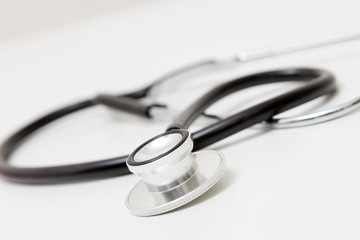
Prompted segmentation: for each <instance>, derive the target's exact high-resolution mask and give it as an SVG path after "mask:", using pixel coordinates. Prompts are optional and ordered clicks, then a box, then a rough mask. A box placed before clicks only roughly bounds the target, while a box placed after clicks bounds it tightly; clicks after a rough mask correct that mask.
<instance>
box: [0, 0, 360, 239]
mask: <svg viewBox="0 0 360 240" xmlns="http://www.w3.org/2000/svg"><path fill="white" fill-rule="evenodd" d="M359 7H360V6H359V2H358V1H355V0H353V1H344V0H341V1H325V0H311V1H310V0H305V1H297V2H293V1H282V0H277V1H236V0H233V1H231V0H222V1H209V0H207V1H206V0H195V1H164V0H148V1H145V0H135V1H134V0H133V1H125V0H120V1H112V0H102V1H100V0H92V1H85V0H72V1H60V0H54V1H43V0H33V1H23V0H17V1H2V2H1V3H0V115H1V118H0V138H1V140H4V139H5V138H6V136H8V135H9V134H11V133H12V132H13V131H15V130H16V129H17V128H18V127H20V126H23V125H24V124H26V123H28V122H29V121H31V120H33V119H36V118H37V117H39V116H41V115H42V114H45V113H47V112H48V111H50V110H52V109H54V108H56V107H60V106H63V105H65V104H67V103H71V102H73V101H77V100H81V99H84V98H88V97H91V96H94V95H95V94H96V93H99V92H110V93H122V92H126V91H130V90H133V89H136V88H139V87H141V86H144V85H146V84H147V83H150V82H151V81H152V80H154V79H156V78H157V77H159V76H161V75H162V74H164V73H166V72H167V71H169V70H172V69H174V68H176V67H177V66H181V65H183V64H187V63H191V62H193V61H195V60H198V59H203V58H206V57H211V56H215V57H216V56H228V55H229V54H230V55H231V54H232V53H235V52H237V51H240V50H252V49H258V48H262V47H267V46H273V45H278V44H283V43H289V42H294V41H298V40H306V39H311V38H314V37H321V36H326V35H330V34H334V33H341V32H346V31H351V30H356V29H359V27H360V24H359V23H360V15H359ZM359 62H360V42H353V43H348V44H345V45H338V46H334V47H328V48H324V49H318V50H312V51H307V52H303V53H298V54H292V55H288V56H283V57H277V58H272V59H267V60H261V61H257V62H252V63H247V64H243V65H239V67H238V68H235V69H232V70H229V71H225V72H222V73H217V74H214V75H208V76H207V77H203V78H201V79H200V78H199V79H198V82H196V81H195V80H196V79H194V81H193V82H192V83H187V84H189V85H186V84H184V85H182V86H180V87H179V89H180V90H185V91H178V92H186V96H185V95H182V94H179V93H174V95H172V97H170V98H169V99H172V100H173V102H175V103H179V102H181V103H184V102H185V103H187V102H191V100H194V99H196V96H199V94H200V92H203V91H205V90H206V89H207V88H208V87H209V86H214V85H215V84H217V83H220V82H222V81H225V80H227V79H231V78H230V77H234V76H239V75H244V74H248V73H251V72H256V71H262V70H268V69H274V68H280V67H286V66H293V67H298V66H307V67H309V66H311V67H317V68H325V69H328V70H330V71H332V72H333V73H334V74H335V75H336V76H337V80H338V85H339V92H338V94H337V95H336V96H335V97H333V98H331V99H330V101H328V102H324V101H321V102H318V103H317V104H315V105H314V106H311V107H310V109H312V110H320V109H325V108H326V107H330V106H334V105H337V104H340V103H342V102H344V101H347V100H350V99H352V98H355V97H357V96H358V95H359V89H360V74H359V73H358V68H359V66H358V64H359ZM206 81H208V82H209V83H207V82H206ZM210 83H211V84H210ZM191 84H195V85H196V86H197V87H196V88H195V90H194V89H193V90H191V89H192V88H194V87H191ZM175 92H176V91H175ZM244 94H245V93H244ZM255 94H257V95H259V92H257V93H255ZM238 95H241V94H238ZM255 96H256V95H255ZM167 97H168V96H166V95H165V96H164V97H163V99H164V100H166V99H167ZM185 100H186V101H185ZM241 101H245V100H244V99H242V100H241ZM233 103H234V102H233ZM240 103H241V102H240ZM185 105H186V104H183V106H179V105H177V106H175V107H176V108H181V107H184V106H185ZM230 105H231V104H230ZM359 120H360V115H359V113H354V114H351V115H348V116H346V117H344V118H341V119H338V120H336V121H331V122H328V123H325V124H320V125H315V126H311V127H306V128H297V129H288V130H273V131H263V130H261V129H260V128H251V129H248V130H246V131H243V132H241V133H239V134H236V135H234V136H232V137H230V138H229V139H226V140H224V141H222V142H220V143H218V144H216V145H214V146H210V147H209V148H210V149H218V150H220V151H221V152H222V153H223V154H224V155H225V156H226V159H227V162H228V170H227V172H226V173H225V175H224V177H223V178H222V179H221V180H220V182H219V183H218V184H217V185H216V186H215V187H214V188H213V189H212V190H210V191H209V192H208V193H206V194H205V195H203V196H202V197H200V198H199V199H197V200H195V201H194V202H193V203H191V204H189V205H187V206H185V207H183V208H180V209H179V210H176V211H173V212H171V213H168V214H163V215H160V216H156V217H147V218H141V217H135V216H132V215H131V214H130V213H129V212H128V211H127V209H126V207H125V205H124V199H125V196H126V194H127V192H128V191H129V190H130V189H131V188H132V186H133V185H134V184H135V183H136V182H137V181H138V180H139V179H138V178H137V177H136V176H133V175H129V176H124V177H118V178H111V179H104V180H98V181H89V182H81V183H71V184H61V185H40V186H37V185H21V184H15V183H9V182H7V181H5V180H1V181H0V239H1V240H10V239H38V240H40V239H188V238H201V239H206V238H207V239H219V238H223V239H235V238H236V239H276V240H279V239H359V238H360V227H359V226H360V162H359V160H360V159H359V157H360V153H359V151H358V146H359V143H358V139H359V134H360V131H359V130H360V126H359ZM169 122H170V120H166V121H155V122H151V121H146V120H142V119H139V118H132V117H129V116H126V115H121V114H119V113H114V112H112V111H109V110H107V109H105V108H103V107H96V108H94V109H92V110H89V111H85V112H83V113H80V114H75V115H73V116H71V117H68V118H65V119H64V120H61V121H58V122H57V123H55V124H53V125H51V126H49V127H47V128H46V129H45V130H44V131H41V132H40V133H39V134H37V135H36V136H34V137H33V138H32V139H31V141H29V142H26V143H25V144H24V145H23V147H21V148H20V149H19V151H18V152H17V153H16V154H15V155H14V156H13V158H12V159H13V163H14V164H16V165H21V166H41V165H56V164H61V163H71V162H80V161H87V160H89V159H92V160H95V159H98V158H102V157H113V156H118V155H122V154H124V153H129V152H130V151H131V150H132V149H134V148H135V147H136V146H138V145H139V144H140V143H142V142H143V141H144V140H146V139H148V138H149V137H151V136H154V135H156V134H159V133H161V132H162V131H163V130H164V129H165V127H166V126H167V124H168V123H169Z"/></svg>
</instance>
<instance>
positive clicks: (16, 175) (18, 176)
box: [0, 68, 336, 184]
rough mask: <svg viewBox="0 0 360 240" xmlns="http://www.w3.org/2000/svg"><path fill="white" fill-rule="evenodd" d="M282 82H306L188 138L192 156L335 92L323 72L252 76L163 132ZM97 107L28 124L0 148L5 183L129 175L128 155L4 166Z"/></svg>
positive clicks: (217, 92)
mask: <svg viewBox="0 0 360 240" xmlns="http://www.w3.org/2000/svg"><path fill="white" fill-rule="evenodd" d="M285 81H305V82H306V83H305V84H304V85H303V86H301V87H298V88H296V89H295V90H292V91H290V92H288V93H285V94H282V95H280V96H277V97H275V98H272V99H270V100H267V101H265V102H262V103H260V104H257V105H255V106H253V107H251V108H248V109H246V110H244V111H241V112H239V113H237V114H234V115H232V116H230V117H228V118H226V119H224V120H221V121H219V122H217V123H215V124H212V125H210V126H208V127H206V128H204V129H201V130H199V131H197V132H195V133H192V139H193V140H194V151H195V150H199V149H201V148H204V147H207V146H209V145H211V144H213V143H215V142H217V141H219V140H221V139H224V138H226V137H228V136H230V135H232V134H235V133H237V132H239V131H241V130H243V129H245V128H247V127H250V126H252V125H254V124H256V123H259V122H262V121H266V120H268V119H269V118H271V117H272V116H275V115H276V114H279V113H281V112H284V111H286V110H288V109H291V108H293V107H296V106H298V105H300V104H303V103H305V102H308V101H310V100H313V99H315V98H317V97H319V96H322V95H324V94H328V93H332V92H334V91H335V89H336V86H335V78H334V76H333V75H332V74H331V73H330V72H328V71H324V70H318V69H306V68H291V69H283V70H277V71H270V72H264V73H258V74H252V75H248V76H245V77H240V78H237V79H235V80H233V81H230V82H226V83H224V84H222V85H219V86H217V87H215V88H214V89H213V90H211V91H209V92H208V93H207V94H205V95H203V96H202V97H200V98H199V99H198V100H197V101H196V102H194V103H193V104H191V105H190V106H189V107H188V108H187V109H186V110H185V111H183V112H182V113H181V114H179V115H178V118H176V119H175V121H174V122H173V123H172V124H171V125H170V126H169V127H168V130H171V129H181V128H188V127H189V126H190V124H191V123H192V122H193V121H194V120H195V119H196V118H197V117H198V116H199V115H200V114H202V113H203V112H204V110H205V109H206V108H208V107H209V106H211V105H212V104H213V103H215V102H216V101H218V100H220V99H221V98H223V97H225V96H227V95H229V94H231V93H234V92H236V91H239V90H242V89H245V88H249V87H252V86H256V85H260V84H266V83H274V82H285ZM150 88H151V87H148V88H145V89H142V90H140V91H138V92H135V93H132V94H127V95H123V96H125V97H129V98H133V99H140V98H142V97H144V96H146V94H147V92H148V90H149V89H150ZM99 103H101V102H99V101H98V99H97V98H95V99H92V100H86V101H82V102H79V103H76V104H74V105H71V106H68V107H64V108H62V109H60V110H57V111H55V112H53V113H50V114H49V115H46V116H44V117H43V118H41V119H39V120H37V121H35V122H33V123H31V124H29V125H27V126H26V127H24V128H22V129H20V130H19V131H18V132H16V133H15V134H14V135H12V136H10V138H8V139H7V140H6V141H5V142H4V143H3V144H2V145H1V146H0V173H1V174H2V175H3V176H4V177H5V178H6V179H7V180H11V181H15V182H19V183H36V184H53V183H64V182H71V181H79V180H90V179H99V178H106V177H114V176H121V175H125V174H129V173H130V171H129V170H128V168H127V166H126V159H127V157H128V156H121V157H116V158H111V159H104V160H98V161H92V162H87V163H77V164H69V165H62V166H55V167H38V168H24V167H15V166H11V165H10V164H9V161H8V159H9V158H10V156H11V154H12V153H13V152H14V151H15V150H16V149H17V147H18V146H20V144H21V143H22V141H23V140H24V139H26V138H27V137H28V136H29V135H31V134H32V133H34V132H35V131H36V130H38V129H39V128H41V127H43V126H45V125H47V124H48V123H50V122H52V121H54V120H56V119H59V118H61V117H63V116H66V115H68V114H71V113H73V112H76V111H79V110H82V109H85V108H88V107H91V106H94V105H96V104H99ZM140 109H141V108H140Z"/></svg>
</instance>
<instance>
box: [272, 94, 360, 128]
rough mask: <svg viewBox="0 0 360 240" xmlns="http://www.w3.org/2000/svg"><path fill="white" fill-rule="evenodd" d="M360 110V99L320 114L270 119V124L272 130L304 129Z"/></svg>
mask: <svg viewBox="0 0 360 240" xmlns="http://www.w3.org/2000/svg"><path fill="white" fill-rule="evenodd" d="M358 109H360V97H358V98H356V99H354V100H352V101H349V102H347V103H344V104H342V105H339V106H336V107H333V108H329V109H326V110H323V111H320V112H316V113H311V114H307V115H302V116H298V117H288V118H276V117H274V118H273V119H270V120H269V122H268V124H269V127H271V128H293V127H303V126H308V125H313V124H318V123H322V122H327V121H330V120H334V119H336V118H339V117H342V116H345V115H346V114H349V113H351V112H354V111H356V110H358Z"/></svg>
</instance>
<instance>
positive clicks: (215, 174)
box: [0, 33, 360, 216]
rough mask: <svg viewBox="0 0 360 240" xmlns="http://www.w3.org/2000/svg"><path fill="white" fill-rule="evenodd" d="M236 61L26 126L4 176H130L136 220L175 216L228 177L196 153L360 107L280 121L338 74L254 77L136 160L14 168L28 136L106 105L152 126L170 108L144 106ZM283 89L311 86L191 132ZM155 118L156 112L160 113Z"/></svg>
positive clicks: (9, 149)
mask: <svg viewBox="0 0 360 240" xmlns="http://www.w3.org/2000/svg"><path fill="white" fill-rule="evenodd" d="M358 38H360V33H352V34H345V35H339V36H335V37H330V38H323V39H318V40H313V41H308V42H302V43H297V44H292V45H286V46H282V47H276V48H271V49H265V50H261V51H254V52H248V53H241V54H238V55H237V56H236V57H235V58H231V60H230V62H231V63H238V62H245V61H250V60H255V59H260V58H264V57H270V56H275V55H281V54H285V53H290V52H295V51H300V50H305V49H310V48H314V47H319V46H325V45H330V44H335V43H340V42H345V41H350V40H355V39H358ZM228 63H229V61H225V62H223V61H221V62H217V61H213V60H210V61H207V60H206V61H202V62H200V63H197V64H194V65H190V66H187V67H185V68H182V69H180V70H178V71H175V72H173V73H171V74H169V75H166V76H165V77H163V78H161V79H159V80H158V81H155V82H154V83H153V84H151V85H149V86H148V87H145V88H143V89H141V90H139V91H136V92H133V93H129V94H123V95H118V96H112V95H98V96H96V97H95V98H93V99H90V100H85V101H82V102H79V103H76V104H73V105H70V106H67V107H64V108H61V109H59V110H57V111H54V112H52V113H50V114H48V115H46V116H44V117H42V118H40V119H38V120H36V121H35V122H33V123H31V124H29V125H27V126H25V127H24V128H22V129H20V130H19V131H17V132H16V133H15V134H13V135H12V136H10V137H9V138H8V139H7V140H6V141H5V142H4V143H3V144H2V145H1V147H0V172H1V174H2V175H3V176H4V177H5V178H7V179H9V180H12V181H16V182H21V183H42V184H43V183H57V182H65V181H76V180H85V179H96V178H104V177H112V176H120V175H124V174H128V173H130V171H131V172H133V173H135V174H136V175H138V176H140V177H141V178H142V181H141V182H140V183H139V184H137V185H136V186H135V188H134V189H133V190H132V191H131V192H130V193H129V195H128V197H127V200H126V204H127V207H128V208H129V209H130V211H131V212H132V213H134V214H135V215H140V216H148V215H155V214H159V213H163V212H166V211H170V210H172V209H174V208H176V207H179V206H181V205H183V204H186V203H187V202H189V201H191V200H192V199H194V198H196V197H197V196H199V195H200V194H202V193H203V192H205V191H206V190H208V189H209V188H210V187H211V186H212V185H214V184H215V183H216V182H217V181H218V180H219V179H220V177H221V175H222V174H223V172H224V166H225V160H224V157H223V156H222V155H221V154H220V153H217V152H214V151H205V152H202V151H201V152H196V153H192V151H197V150H199V149H202V148H205V147H207V146H209V145H211V144H213V143H215V142H217V141H220V140H222V139H224V138H226V137H228V136H230V135H232V134H234V133H236V132H239V131H241V130H243V129H245V128H248V127H251V126H253V125H254V124H257V123H260V122H264V121H265V122H267V123H269V124H272V126H274V127H292V126H304V125H308V124H314V123H319V122H322V121H325V120H326V121H327V120H330V119H333V118H337V117H339V116H342V115H344V114H347V113H349V112H350V111H353V110H354V109H356V108H358V107H359V105H360V104H359V102H360V100H359V98H358V99H355V100H353V101H351V102H349V103H346V104H343V105H341V106H338V107H335V108H332V109H329V110H325V111H322V112H319V113H314V114H310V115H306V116H300V117H294V118H285V119H283V118H276V117H275V116H276V115H277V114H279V113H281V112H284V111H286V110H289V109H291V108H293V107H296V106H298V105H300V104H303V103H305V102H308V101H310V100H313V99H315V98H317V97H320V96H322V95H324V94H330V93H332V92H334V91H335V83H334V77H333V75H332V74H331V73H329V72H327V71H324V70H318V69H302V68H294V69H283V70H277V71H270V72H264V73H258V74H252V75H248V76H245V77H240V78H237V79H235V80H233V81H230V82H226V83H223V84H221V85H219V86H217V87H215V88H213V89H212V90H210V91H209V92H208V93H206V94H205V95H203V96H202V97H200V98H199V99H198V100H197V101H195V102H194V103H193V104H191V105H190V106H189V107H187V108H186V109H185V110H184V111H183V112H181V113H180V114H178V115H177V117H176V118H175V120H174V121H173V123H172V124H171V125H170V126H169V127H168V128H167V130H166V131H165V133H163V134H160V135H159V136H156V137H154V138H153V139H150V140H149V141H147V142H145V143H144V144H142V145H141V146H140V147H139V148H137V149H136V150H135V151H134V152H133V153H132V154H130V156H122V157H116V158H112V159H104V160H98V161H94V162H88V163H80V164H71V165H63V166H56V167H40V168H22V167H15V166H12V165H10V164H9V162H8V159H9V157H10V155H11V154H12V153H13V152H14V151H15V150H16V148H17V147H18V146H19V145H20V144H21V142H22V141H23V140H24V139H25V138H27V137H28V136H29V135H31V134H32V133H34V132H35V131H37V130H38V129H39V128H41V127H43V126H45V125H47V124H48V123H50V122H52V121H54V120H56V119H59V118H61V117H63V116H66V115H68V114H71V113H74V112H76V111H80V110H82V109H86V108H89V107H91V106H94V105H97V104H102V105H105V106H108V107H111V108H115V109H117V110H121V111H126V112H129V113H133V114H137V115H140V116H143V117H147V118H152V117H154V112H156V110H158V109H164V108H165V107H166V106H165V105H163V104H158V103H156V102H149V101H143V99H146V98H151V97H152V96H154V94H156V93H158V92H161V89H162V88H163V87H164V86H166V84H168V83H169V82H171V81H172V80H173V79H174V77H175V78H176V77H178V76H181V75H182V74H183V73H185V72H191V71H194V70H196V69H200V68H204V67H209V66H217V65H222V64H228ZM284 81H305V83H304V85H302V86H301V87H298V88H297V89H295V90H292V91H290V92H287V93H285V94H282V95H279V96H277V97H274V98H272V99H269V100H268V101H265V102H262V103H260V104H257V105H255V106H253V107H251V108H248V109H246V110H243V111H240V112H238V113H236V114H233V115H231V116H230V117H226V118H223V119H220V120H219V121H217V122H216V123H214V124H211V125H209V126H207V127H205V128H203V129H200V130H198V131H196V132H194V133H192V134H190V133H189V131H188V130H187V129H188V127H189V126H190V125H191V124H192V123H193V122H194V121H195V119H197V118H198V117H199V116H201V115H202V114H204V111H205V110H206V109H207V108H208V107H210V106H211V105H212V104H213V103H215V102H217V101H218V100H220V99H222V98H223V97H225V96H227V95H229V94H232V93H234V92H236V91H239V90H243V89H245V88H248V87H252V86H256V85H260V84H267V83H274V82H284ZM154 110H155V111H154Z"/></svg>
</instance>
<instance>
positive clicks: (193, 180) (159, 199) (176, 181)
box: [126, 129, 225, 216]
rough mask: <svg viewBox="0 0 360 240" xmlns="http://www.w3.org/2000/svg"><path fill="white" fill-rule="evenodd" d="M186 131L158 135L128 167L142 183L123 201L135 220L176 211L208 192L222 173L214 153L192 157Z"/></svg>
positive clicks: (219, 157) (218, 156)
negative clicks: (138, 217) (134, 216)
mask: <svg viewBox="0 0 360 240" xmlns="http://www.w3.org/2000/svg"><path fill="white" fill-rule="evenodd" d="M192 148H193V142H192V140H191V138H190V133H189V132H188V131H187V130H185V129H176V130H171V131H168V132H165V133H163V134H160V135H158V136H156V137H154V138H152V139H150V140H148V141H147V142H145V143H144V144H142V145H141V146H140V147H138V148H137V149H136V150H135V151H134V152H133V153H132V154H131V155H130V156H129V158H128V160H127V162H126V163H127V166H128V168H129V169H130V171H131V172H133V173H134V174H136V175H137V176H139V177H141V178H142V180H141V181H140V182H139V183H138V184H136V185H135V187H134V188H133V189H132V190H131V191H130V193H129V194H128V196H127V198H126V206H127V208H128V209H129V210H130V212H131V213H133V214H134V215H137V216H151V215H157V214H161V213H165V212H168V211H171V210H173V209H175V208H178V207H180V206H182V205H184V204H186V203H188V202H190V201H192V200H194V199H195V198H197V197H198V196H200V195H201V194H203V193H204V192H206V191H207V190H208V189H210V188H211V187H212V186H213V185H214V184H215V183H216V182H217V181H218V180H219V179H220V178H221V176H222V175H223V173H224V171H225V159H224V157H223V155H222V154H221V153H218V152H216V151H208V150H207V151H199V152H195V153H192V152H191V151H192Z"/></svg>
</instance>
